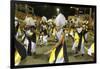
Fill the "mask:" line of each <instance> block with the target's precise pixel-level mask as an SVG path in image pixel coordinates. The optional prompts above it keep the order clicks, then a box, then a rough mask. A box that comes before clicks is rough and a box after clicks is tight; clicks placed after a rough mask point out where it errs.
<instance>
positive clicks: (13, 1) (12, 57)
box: [10, 0, 97, 68]
mask: <svg viewBox="0 0 100 69" xmlns="http://www.w3.org/2000/svg"><path fill="white" fill-rule="evenodd" d="M16 3H22V4H24V3H27V4H29V3H30V4H31V3H34V4H38V5H39V4H41V5H42V4H47V5H59V6H75V7H80V6H81V7H91V8H95V25H94V27H95V34H94V37H95V38H94V41H95V54H94V55H95V57H94V61H87V62H71V63H57V64H37V65H36V64H35V65H19V66H15V65H14V51H15V50H14V33H15V31H14V29H15V27H14V17H15V4H16ZM10 9H11V11H10V15H11V18H10V20H11V23H10V26H11V27H10V31H11V34H10V38H11V39H10V44H11V45H10V46H11V48H10V53H11V55H10V62H11V63H10V67H11V68H30V67H45V66H46V67H48V66H60V65H80V64H91V63H96V59H97V57H96V54H97V52H96V51H97V49H96V48H97V45H96V29H97V27H96V20H97V18H96V15H97V14H96V6H95V5H81V4H62V3H47V2H34V1H17V0H11V1H10Z"/></svg>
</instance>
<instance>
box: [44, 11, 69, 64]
mask: <svg viewBox="0 0 100 69" xmlns="http://www.w3.org/2000/svg"><path fill="white" fill-rule="evenodd" d="M55 20H56V22H55V23H56V29H57V32H56V37H57V40H58V42H57V43H56V45H55V46H54V47H53V48H52V49H51V50H49V51H48V52H46V53H45V54H48V53H50V56H49V63H50V64H51V63H67V62H68V56H67V50H66V44H65V40H64V39H65V38H64V36H65V34H64V32H63V29H62V28H63V26H64V23H65V20H66V19H65V17H64V15H63V14H62V13H60V14H59V15H58V16H57V17H56V19H55Z"/></svg>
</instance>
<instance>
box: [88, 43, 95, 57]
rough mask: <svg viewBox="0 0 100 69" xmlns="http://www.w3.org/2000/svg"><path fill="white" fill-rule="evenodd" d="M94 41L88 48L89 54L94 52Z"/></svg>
mask: <svg viewBox="0 0 100 69" xmlns="http://www.w3.org/2000/svg"><path fill="white" fill-rule="evenodd" d="M94 48H95V47H94V43H92V45H91V46H90V48H89V49H88V55H90V56H92V54H94Z"/></svg>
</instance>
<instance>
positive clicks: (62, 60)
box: [55, 58, 64, 63]
mask: <svg viewBox="0 0 100 69" xmlns="http://www.w3.org/2000/svg"><path fill="white" fill-rule="evenodd" d="M55 63H64V58H59V59H57V60H56V62H55Z"/></svg>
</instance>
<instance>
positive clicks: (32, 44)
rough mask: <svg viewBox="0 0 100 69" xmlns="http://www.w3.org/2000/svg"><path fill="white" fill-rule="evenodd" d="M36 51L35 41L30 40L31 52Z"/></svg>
mask: <svg viewBox="0 0 100 69" xmlns="http://www.w3.org/2000/svg"><path fill="white" fill-rule="evenodd" d="M35 51H36V43H35V42H32V41H31V52H32V53H34V52H35Z"/></svg>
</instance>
